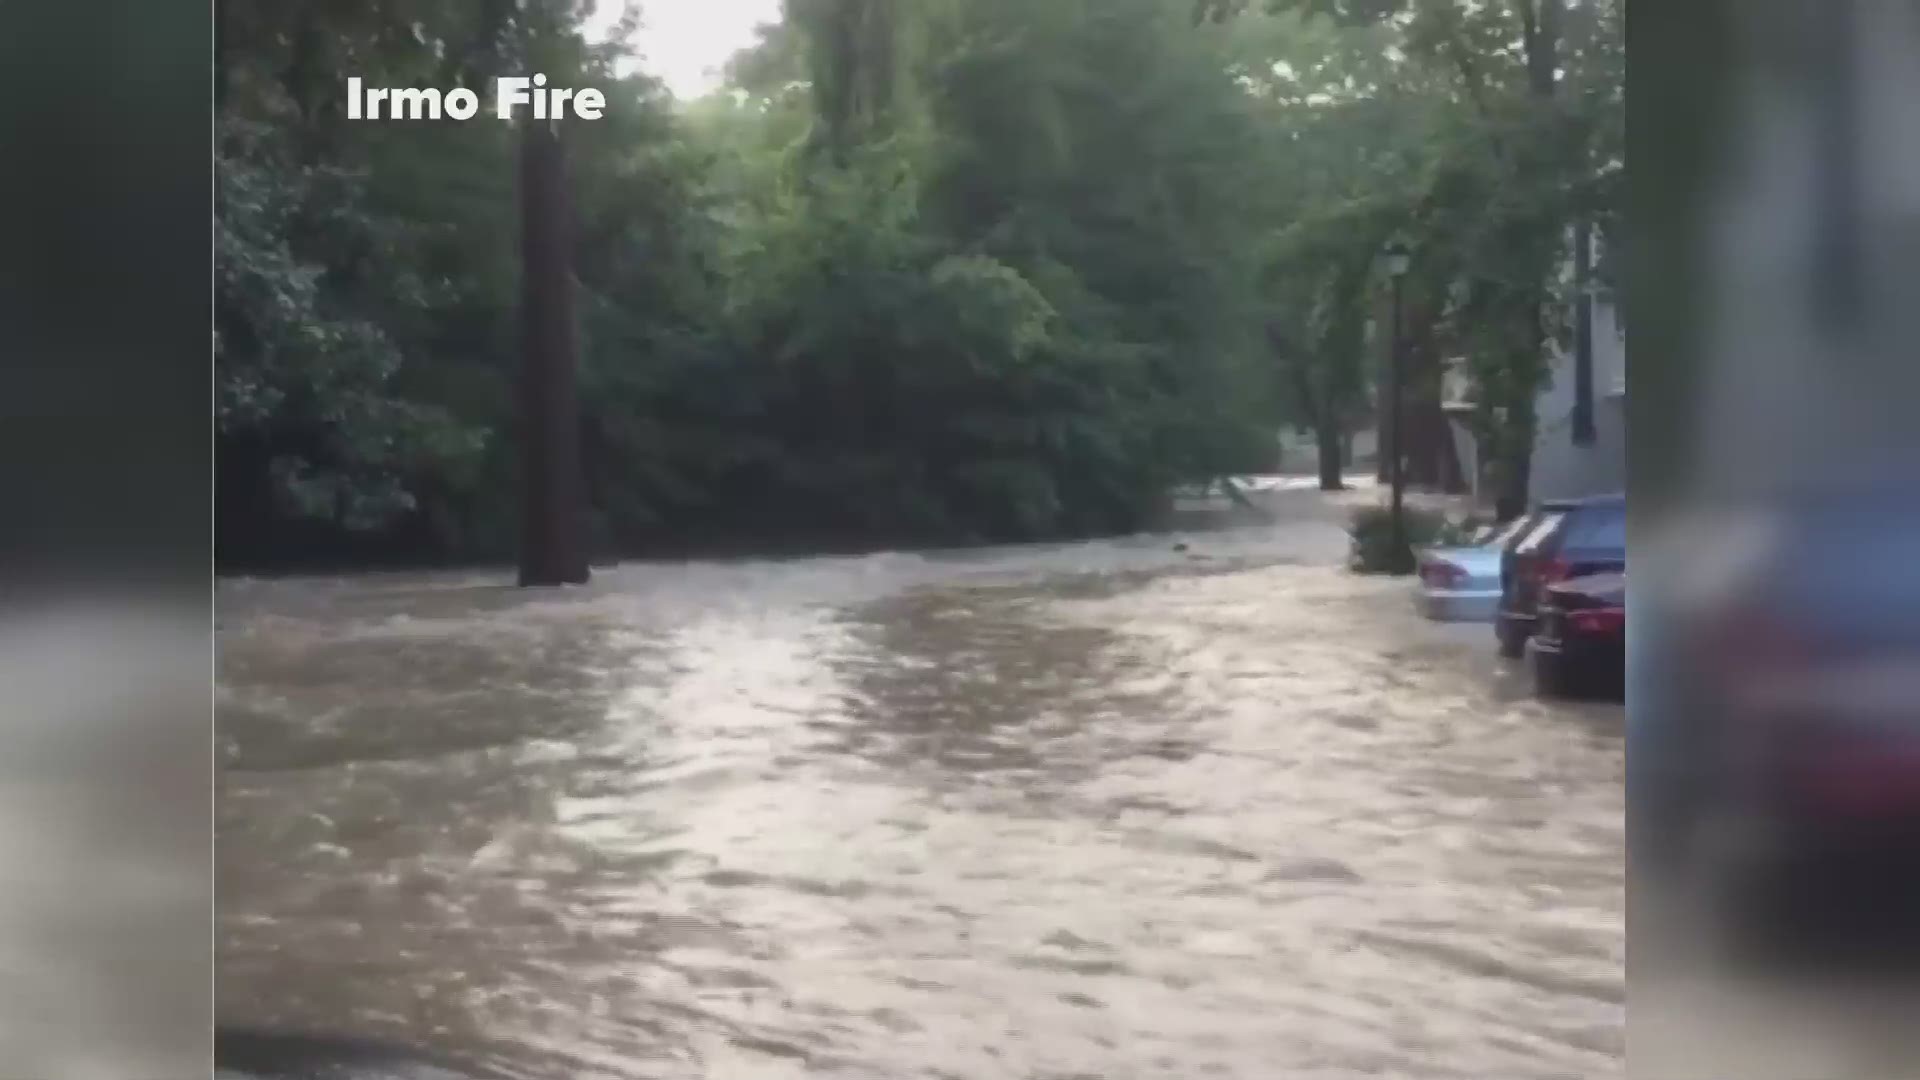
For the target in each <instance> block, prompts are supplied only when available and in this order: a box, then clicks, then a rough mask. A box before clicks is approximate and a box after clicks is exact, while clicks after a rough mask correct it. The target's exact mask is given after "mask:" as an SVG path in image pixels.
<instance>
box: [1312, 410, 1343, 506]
mask: <svg viewBox="0 0 1920 1080" xmlns="http://www.w3.org/2000/svg"><path fill="white" fill-rule="evenodd" d="M1313 433H1314V437H1315V438H1316V439H1317V440H1318V442H1319V456H1320V490H1321V491H1345V490H1346V487H1347V485H1346V481H1345V480H1344V478H1343V473H1344V469H1343V468H1342V465H1343V462H1344V461H1345V455H1344V454H1343V453H1342V451H1343V450H1344V449H1346V448H1345V447H1344V446H1343V445H1342V442H1343V439H1342V437H1341V431H1340V422H1339V421H1338V420H1337V419H1335V418H1334V417H1331V416H1322V417H1321V418H1320V421H1319V423H1317V424H1315V425H1314V428H1313Z"/></svg>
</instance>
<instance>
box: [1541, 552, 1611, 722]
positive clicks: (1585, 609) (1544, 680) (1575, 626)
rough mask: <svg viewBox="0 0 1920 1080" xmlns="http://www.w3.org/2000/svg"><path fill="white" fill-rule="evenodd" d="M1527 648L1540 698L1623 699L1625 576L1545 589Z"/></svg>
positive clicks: (1582, 580)
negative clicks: (1576, 696)
mask: <svg viewBox="0 0 1920 1080" xmlns="http://www.w3.org/2000/svg"><path fill="white" fill-rule="evenodd" d="M1528 649H1529V651H1530V652H1531V653H1532V654H1533V685H1534V688H1535V689H1536V690H1537V691H1538V692H1540V693H1541V694H1543V695H1546V696H1548V697H1561V696H1565V695H1569V694H1596V695H1605V696H1608V697H1622V696H1624V695H1625V694H1626V686H1627V576H1626V575H1625V574H1600V575H1596V576H1593V577H1584V578H1575V579H1573V580H1572V581H1562V582H1557V583H1555V584H1553V585H1549V586H1547V589H1546V592H1545V593H1544V594H1542V596H1541V597H1540V603H1539V608H1538V618H1537V620H1536V621H1535V623H1534V631H1533V640H1532V641H1531V642H1529V643H1528Z"/></svg>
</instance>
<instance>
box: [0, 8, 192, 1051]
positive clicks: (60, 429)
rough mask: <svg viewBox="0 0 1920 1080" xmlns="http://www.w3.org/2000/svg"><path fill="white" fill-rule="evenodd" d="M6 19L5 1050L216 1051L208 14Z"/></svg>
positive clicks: (1, 388)
mask: <svg viewBox="0 0 1920 1080" xmlns="http://www.w3.org/2000/svg"><path fill="white" fill-rule="evenodd" d="M5 21H6V28H5V30H4V31H3V32H0V58H3V62H0V85H3V86H4V88H5V95H4V97H0V147H4V150H0V158H3V159H4V161H5V168H0V193H3V194H4V198H3V199H0V215H3V216H4V222H5V223H4V226H0V334H3V335H4V337H0V439H4V440H5V443H4V452H3V453H0V496H4V501H0V715H3V716H4V717H5V719H6V723H5V725H4V726H0V733H3V734H0V740H3V742H0V955H4V956H5V957H6V958H7V963H6V965H5V966H4V967H0V993H4V995H5V998H6V1001H7V1004H6V1005H5V1006H4V1007H0V1061H4V1062H5V1063H6V1070H5V1071H6V1072H7V1074H8V1075H20V1076H45V1077H59V1076H83V1075H87V1076H105V1075H117V1076H151V1077H161V1076H194V1075H200V1076H204V1075H207V1074H208V1072H209V1071H210V1067H211V1066H210V1062H211V1017H212V1007H211V1002H212V969H213V965H212V945H213V938H212V929H211V928H212V909H213V859H212V850H213V845H212V836H211V806H212V785H213V771H212V767H211V745H212V743H211V712H212V695H213V691H212V670H213V668H212V664H213V652H212V618H213V609H212V599H211V577H212V575H211V559H212V538H211V521H212V508H213V499H212V475H213V473H212V464H213V462H212V441H211V430H210V420H209V417H210V415H211V413H210V402H211V398H210V394H209V387H210V385H211V383H210V356H211V350H210V338H209V333H210V326H211V318H210V312H211V306H210V305H211V295H212V265H211V251H212V242H211V241H212V237H211V233H210V228H211V222H212V215H211V213H210V209H211V199H212V191H213V185H212V160H213V156H212V120H211V107H210V103H211V94H212V83H213V80H212V58H213V41H212V32H213V9H212V6H211V5H208V4H187V3H174V2H159V3H155V2H151V0H148V2H142V0H105V2H102V3H96V4H85V5H73V4H22V5H9V7H8V9H7V12H6V20H5Z"/></svg>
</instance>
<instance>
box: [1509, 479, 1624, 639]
mask: <svg viewBox="0 0 1920 1080" xmlns="http://www.w3.org/2000/svg"><path fill="white" fill-rule="evenodd" d="M1626 568H1627V498H1626V496H1624V495H1602V496H1598V497H1595V498H1591V499H1570V500H1565V501H1556V502H1549V503H1545V504H1543V505H1542V506H1541V508H1540V510H1539V512H1538V514H1537V515H1536V516H1535V518H1534V521H1533V527H1532V528H1531V529H1529V530H1528V531H1527V532H1526V533H1525V534H1524V535H1522V536H1520V537H1519V538H1518V539H1517V540H1515V541H1513V542H1512V543H1511V544H1510V545H1509V546H1508V548H1507V549H1506V553H1505V555H1504V556H1503V557H1502V558H1501V560H1500V603H1499V610H1498V612H1497V613H1496V615H1495V616H1494V634H1495V637H1496V638H1497V639H1498V640H1499V642H1500V655H1502V656H1505V657H1508V658H1509V659H1518V658H1519V657H1520V656H1522V655H1524V654H1525V653H1526V648H1527V639H1528V638H1530V637H1532V636H1533V630H1534V625H1535V621H1536V619H1537V617H1538V612H1537V611H1536V610H1535V609H1536V608H1537V607H1538V605H1539V601H1540V594H1541V592H1542V591H1543V590H1544V589H1545V588H1546V587H1547V586H1549V585H1552V584H1553V583H1555V582H1559V581H1568V580H1571V579H1573V578H1578V577H1587V576H1591V575H1595V574H1606V573H1619V572H1623V571H1625V570H1626Z"/></svg>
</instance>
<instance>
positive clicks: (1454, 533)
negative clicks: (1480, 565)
mask: <svg viewBox="0 0 1920 1080" xmlns="http://www.w3.org/2000/svg"><path fill="white" fill-rule="evenodd" d="M1401 515H1402V518H1403V520H1404V521H1405V523H1406V543H1405V544H1404V546H1402V547H1400V549H1399V550H1397V551H1396V550H1395V549H1394V543H1393V512H1392V511H1391V510H1389V509H1388V508H1387V507H1384V506H1363V507H1361V508H1360V509H1358V510H1356V511H1354V513H1353V519H1352V521H1351V522H1350V523H1349V525H1348V526H1347V534H1348V536H1350V537H1351V538H1352V541H1353V555H1352V559H1351V561H1350V564H1349V565H1350V566H1351V567H1352V569H1353V571H1354V572H1355V573H1360V574H1411V573H1413V571H1414V559H1413V551H1414V549H1415V548H1419V547H1429V546H1435V545H1447V544H1464V543H1466V542H1468V539H1469V538H1470V537H1471V535H1472V533H1473V529H1472V528H1471V527H1470V526H1469V525H1468V524H1467V523H1465V522H1454V521H1451V520H1449V519H1448V518H1447V516H1446V515H1444V514H1441V513H1438V512H1436V511H1433V510H1422V509H1416V508H1414V507H1411V506H1406V507H1402V508H1401Z"/></svg>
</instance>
